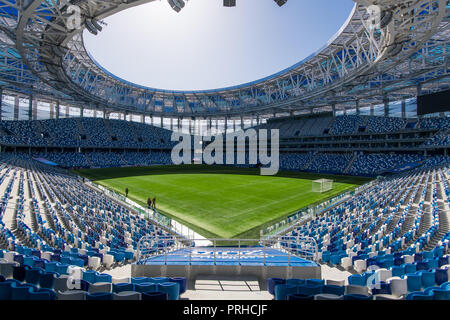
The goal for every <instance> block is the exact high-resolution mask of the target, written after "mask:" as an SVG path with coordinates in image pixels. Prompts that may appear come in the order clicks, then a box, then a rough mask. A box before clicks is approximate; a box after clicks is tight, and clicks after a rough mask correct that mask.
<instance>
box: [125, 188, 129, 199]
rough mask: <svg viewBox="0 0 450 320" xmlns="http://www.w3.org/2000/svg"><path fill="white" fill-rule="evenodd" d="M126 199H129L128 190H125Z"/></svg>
mask: <svg viewBox="0 0 450 320" xmlns="http://www.w3.org/2000/svg"><path fill="white" fill-rule="evenodd" d="M125 197H127V198H128V188H125Z"/></svg>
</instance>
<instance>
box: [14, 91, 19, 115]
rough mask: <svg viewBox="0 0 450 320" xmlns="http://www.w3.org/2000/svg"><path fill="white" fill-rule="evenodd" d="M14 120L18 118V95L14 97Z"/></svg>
mask: <svg viewBox="0 0 450 320" xmlns="http://www.w3.org/2000/svg"><path fill="white" fill-rule="evenodd" d="M13 119H14V120H19V97H18V96H15V97H14V116H13Z"/></svg>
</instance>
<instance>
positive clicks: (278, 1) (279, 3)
mask: <svg viewBox="0 0 450 320" xmlns="http://www.w3.org/2000/svg"><path fill="white" fill-rule="evenodd" d="M274 1H275V2H276V4H277V5H278V6H280V7H281V6H283V5H284V4H285V3H286V2H287V1H288V0H274Z"/></svg>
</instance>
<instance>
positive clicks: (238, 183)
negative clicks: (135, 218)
mask: <svg viewBox="0 0 450 320" xmlns="http://www.w3.org/2000/svg"><path fill="white" fill-rule="evenodd" d="M76 173H78V174H80V175H83V176H85V177H87V178H89V179H90V180H92V181H93V182H95V183H97V184H100V185H103V186H104V187H107V188H110V189H112V190H114V191H116V192H118V193H120V194H124V193H125V188H128V189H129V194H128V196H129V198H130V199H132V200H134V201H136V202H138V203H140V204H141V205H142V206H144V207H146V203H147V199H148V197H151V198H153V197H156V207H157V209H158V210H159V211H160V212H161V213H163V214H165V215H167V216H169V217H171V218H174V219H175V220H177V221H179V222H180V223H183V224H184V225H186V226H188V227H190V228H191V229H193V230H195V231H196V232H198V233H199V234H201V235H203V236H205V237H208V238H241V239H243V238H247V239H258V238H259V230H260V229H262V228H264V227H266V226H269V225H272V224H273V223H275V222H277V221H279V220H281V219H283V218H285V217H287V216H289V215H291V214H292V213H294V212H296V211H298V210H299V209H301V208H304V207H307V206H309V205H311V204H315V203H319V202H322V201H325V200H326V199H328V198H330V197H333V196H335V195H337V194H340V193H342V192H344V191H346V190H350V189H354V188H356V187H357V186H359V185H361V184H363V183H365V182H367V181H368V179H367V178H360V177H347V176H333V175H323V174H310V173H300V172H280V173H279V174H278V175H276V176H260V175H259V170H258V169H240V168H231V167H222V166H199V165H191V166H153V167H134V168H108V169H89V170H79V171H77V172H76ZM319 178H330V179H333V180H334V184H333V189H332V190H330V191H328V192H325V193H315V192H312V180H316V179H319Z"/></svg>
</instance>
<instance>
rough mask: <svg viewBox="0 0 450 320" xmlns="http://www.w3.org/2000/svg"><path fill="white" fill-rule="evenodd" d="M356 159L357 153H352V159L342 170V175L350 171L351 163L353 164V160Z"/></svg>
mask: <svg viewBox="0 0 450 320" xmlns="http://www.w3.org/2000/svg"><path fill="white" fill-rule="evenodd" d="M357 158H358V155H357V153H356V152H353V157H352V159H351V160H350V161H349V163H348V165H347V167H346V168H345V169H344V172H343V174H348V172H349V171H350V169H351V167H352V165H353V163H354V162H355V160H356V159H357Z"/></svg>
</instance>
